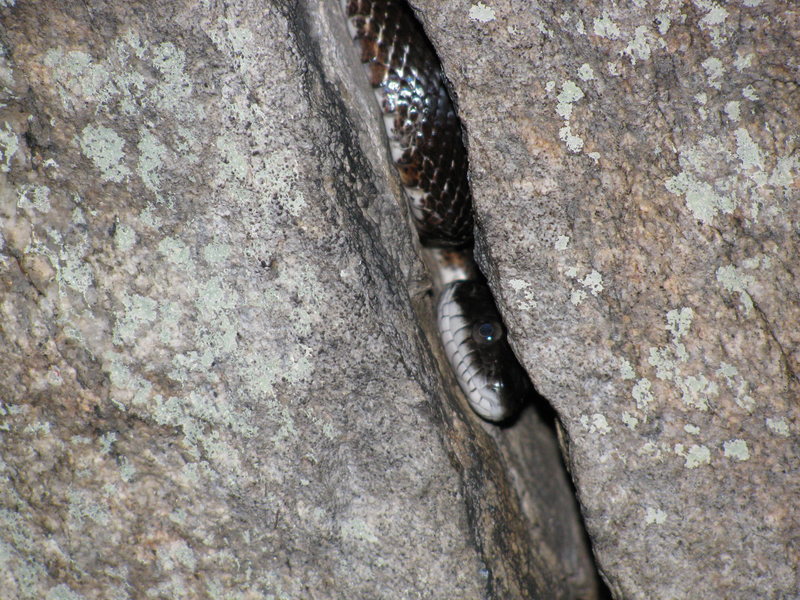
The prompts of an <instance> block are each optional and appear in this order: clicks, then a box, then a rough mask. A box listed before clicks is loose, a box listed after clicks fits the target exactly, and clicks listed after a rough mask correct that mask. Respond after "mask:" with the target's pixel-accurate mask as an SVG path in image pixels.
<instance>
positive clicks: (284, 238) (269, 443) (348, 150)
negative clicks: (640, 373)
mask: <svg viewBox="0 0 800 600" xmlns="http://www.w3.org/2000/svg"><path fill="white" fill-rule="evenodd" d="M334 13H336V14H334ZM0 19H2V21H1V23H2V28H0V42H2V53H0V61H1V62H0V87H1V88H2V89H1V90H0V94H1V95H2V98H1V99H0V219H1V220H0V233H2V238H0V252H1V253H0V273H1V274H2V277H0V286H2V287H0V312H1V314H2V321H0V322H1V323H2V325H1V326H0V336H1V337H0V364H2V365H3V368H2V370H1V371H0V422H1V424H0V435H1V436H2V446H1V447H2V460H1V461H0V475H1V476H2V478H3V485H2V486H0V524H1V525H2V526H1V527H0V544H2V552H0V582H1V583H0V585H2V590H3V592H2V596H3V598H9V599H16V598H20V599H28V598H31V599H39V598H47V599H48V600H64V599H70V600H75V599H83V598H86V599H89V598H92V599H94V598H97V599H100V598H102V599H106V598H115V599H125V598H131V599H133V598H170V599H172V598H226V599H227V598H242V599H244V598H275V599H278V598H365V599H367V598H369V599H374V598H412V597H413V598H448V599H449V598H498V599H506V598H531V597H542V598H565V599H566V598H586V599H590V598H595V597H596V596H597V593H598V592H597V582H596V579H595V575H594V572H593V567H592V564H591V561H590V558H589V554H588V551H587V547H586V546H585V544H584V543H583V538H582V532H581V528H580V523H579V519H578V515H577V505H576V504H575V502H574V501H573V497H572V491H571V489H570V487H569V484H568V480H567V478H566V476H565V475H564V474H563V472H562V471H561V465H560V463H559V456H558V452H557V447H556V443H555V440H554V436H553V434H552V432H551V430H550V428H549V427H548V426H547V424H546V422H545V421H546V419H543V418H541V417H540V416H539V415H538V414H537V413H536V412H535V411H533V410H529V411H528V412H526V413H525V414H524V415H523V417H522V418H521V420H520V421H519V423H518V424H517V425H516V426H515V427H513V428H511V429H508V430H498V429H496V428H493V427H484V426H483V425H482V424H481V423H480V422H479V421H478V420H477V419H476V418H475V417H474V416H473V415H472V414H471V413H470V412H469V410H468V409H466V408H465V405H464V403H463V402H462V401H461V400H460V399H459V397H458V395H457V393H455V392H453V389H454V387H455V386H454V383H453V381H452V380H451V379H450V376H449V375H448V374H447V371H446V370H442V369H441V368H440V366H439V358H438V356H437V352H438V350H437V348H436V346H435V345H431V343H430V341H429V340H431V339H433V338H432V337H431V336H430V331H429V330H430V321H431V319H430V306H429V300H428V298H427V296H426V295H425V293H424V291H425V285H426V284H425V275H424V273H423V272H422V270H421V268H420V266H419V263H418V260H417V257H416V255H415V252H414V247H413V244H412V237H411V234H410V230H409V229H408V227H407V224H406V222H405V221H406V217H405V213H404V211H403V209H402V208H401V204H399V203H398V200H397V198H398V197H397V192H398V188H397V184H396V180H395V179H393V176H392V175H391V173H390V172H389V170H388V166H387V161H386V160H385V150H384V149H383V146H382V143H383V140H382V139H380V135H379V134H378V133H376V132H378V131H379V124H378V122H377V120H375V121H374V122H373V121H371V119H370V115H371V114H372V115H374V114H375V113H374V112H372V111H374V108H371V107H370V105H369V102H371V101H372V99H371V96H370V92H369V90H368V89H366V88H365V84H364V83H363V74H362V73H361V72H360V71H359V69H360V66H359V65H357V63H356V57H355V53H354V52H353V50H352V48H351V46H350V45H349V41H348V40H347V39H346V34H345V28H344V20H343V17H342V16H341V15H340V14H338V6H336V5H335V4H334V3H329V2H325V3H309V4H308V5H307V6H305V5H303V6H298V5H295V4H294V3H290V2H272V3H269V2H234V3H230V2H229V3H225V4H223V5H217V4H215V3H197V2H175V1H173V0H170V1H161V2H159V1H153V2H146V3H141V4H137V3H116V2H103V1H101V0H98V1H97V2H85V3H83V2H82V3H70V2H66V3H59V2H46V1H45V2H39V3H26V2H18V3H14V2H13V1H8V2H4V3H1V4H0ZM462 22H463V26H464V27H466V28H472V27H474V24H473V22H472V21H470V20H469V19H468V18H467V17H466V16H465V17H464V18H463V19H462ZM358 81H362V82H361V83H358ZM362 145H363V147H364V150H362ZM497 268H501V269H503V268H507V265H506V263H498V266H497ZM490 272H491V273H492V274H493V275H495V276H496V274H497V271H496V270H491V269H490ZM504 285H508V283H504ZM501 289H502V288H501ZM506 306H507V307H510V306H511V305H510V304H507V305H506ZM524 314H526V313H523V312H520V313H519V316H517V317H512V318H513V319H515V320H514V323H515V325H519V324H520V321H519V319H520V318H521V316H522V315H524ZM420 323H421V324H422V325H421V326H420ZM521 340H522V338H519V339H518V342H519V341H521ZM520 347H523V346H520ZM578 456H580V457H582V458H581V459H580V461H577V463H576V464H577V465H578V466H579V469H578V471H579V472H582V471H581V469H582V468H583V465H584V464H585V463H586V462H587V461H589V455H588V451H585V450H584V451H581V452H580V453H579V454H578Z"/></svg>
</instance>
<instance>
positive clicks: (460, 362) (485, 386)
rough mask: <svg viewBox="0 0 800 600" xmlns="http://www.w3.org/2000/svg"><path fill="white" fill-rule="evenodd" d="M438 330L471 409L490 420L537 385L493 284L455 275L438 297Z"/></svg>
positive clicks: (510, 411)
mask: <svg viewBox="0 0 800 600" xmlns="http://www.w3.org/2000/svg"><path fill="white" fill-rule="evenodd" d="M437 313H438V319H437V320H438V325H439V333H440V335H441V338H442V343H443V344H444V350H445V354H446V355H447V358H448V360H449V361H450V364H451V365H452V367H453V371H454V372H455V374H456V379H457V380H458V383H459V385H460V386H461V389H462V390H463V391H464V394H465V395H466V396H467V400H468V401H469V403H470V406H471V407H472V409H473V410H474V411H475V412H476V413H477V414H478V415H479V416H480V417H482V418H483V419H486V420H487V421H494V422H498V421H505V420H506V419H509V418H511V417H513V416H514V415H515V414H516V413H517V412H518V411H519V409H520V408H521V406H522V404H523V402H524V400H525V398H526V397H528V396H529V395H530V393H531V391H532V388H533V386H532V385H531V383H530V380H529V379H528V375H527V373H525V370H524V369H523V368H522V366H521V365H520V364H519V361H518V360H517V357H516V356H515V355H514V352H513V351H512V350H511V346H509V344H508V339H507V337H506V329H505V326H504V325H503V321H502V319H501V317H500V313H499V312H498V310H497V307H496V306H495V303H494V300H493V299H492V294H491V291H490V290H489V287H488V286H487V285H486V284H485V283H483V282H481V281H455V282H453V283H450V284H449V285H447V286H446V287H445V288H444V290H442V293H441V295H440V298H439V305H438V310H437Z"/></svg>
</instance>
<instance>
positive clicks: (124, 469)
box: [119, 456, 136, 483]
mask: <svg viewBox="0 0 800 600" xmlns="http://www.w3.org/2000/svg"><path fill="white" fill-rule="evenodd" d="M134 475H136V467H134V466H133V464H132V463H131V461H129V460H128V457H127V456H121V457H120V458H119V476H120V478H121V479H122V481H124V482H125V483H129V482H130V481H131V480H132V479H133V476H134Z"/></svg>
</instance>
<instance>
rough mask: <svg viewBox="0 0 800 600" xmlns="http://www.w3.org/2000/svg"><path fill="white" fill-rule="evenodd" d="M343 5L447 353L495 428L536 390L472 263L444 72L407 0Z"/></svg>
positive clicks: (457, 127) (467, 199)
mask: <svg viewBox="0 0 800 600" xmlns="http://www.w3.org/2000/svg"><path fill="white" fill-rule="evenodd" d="M342 4H343V6H344V9H345V12H346V14H347V17H348V27H349V29H350V33H351V35H352V36H353V38H354V39H355V40H356V41H357V43H358V46H359V47H360V50H361V61H362V62H363V63H365V64H366V66H367V71H368V75H369V79H370V83H371V84H372V86H373V88H374V90H375V96H376V98H377V99H378V102H379V104H380V107H381V110H382V112H383V120H384V125H385V128H386V132H387V135H388V138H389V148H390V151H391V155H392V160H393V162H394V165H395V167H396V168H397V171H398V173H399V175H400V180H401V182H402V184H403V187H404V190H405V194H406V198H407V200H408V204H409V207H410V210H411V214H412V216H413V220H414V224H415V228H416V230H417V234H418V236H419V241H420V245H421V246H422V254H423V259H424V260H425V262H426V263H427V264H428V267H429V270H430V271H431V275H432V278H433V282H434V291H435V293H436V304H437V323H438V328H439V335H440V338H441V341H442V346H443V347H444V351H445V354H446V355H447V358H448V361H449V362H450V365H451V366H452V368H453V371H454V373H455V376H456V379H457V380H458V383H459V386H460V387H461V389H462V390H463V392H464V394H465V395H466V397H467V400H468V401H469V404H470V406H471V407H472V409H473V410H474V411H475V412H476V413H477V414H478V415H479V416H481V417H482V418H484V419H487V420H489V421H504V420H507V419H509V418H510V417H512V416H514V415H515V414H516V413H517V411H518V410H519V408H520V407H521V405H522V404H523V401H524V399H525V398H526V396H528V395H529V394H530V392H531V389H532V386H531V384H530V380H529V379H528V376H527V374H526V373H525V371H524V370H523V368H522V367H521V365H520V364H519V362H518V361H517V359H516V357H515V356H514V353H513V351H512V350H511V347H510V346H509V344H508V340H507V339H506V329H505V327H504V325H503V322H502V318H501V317H500V313H499V311H498V309H497V306H496V304H495V302H494V299H493V297H492V293H491V290H490V289H489V286H488V285H487V284H486V280H485V278H484V277H483V275H482V274H481V272H480V270H479V269H478V266H477V265H476V263H475V261H474V258H473V243H474V242H473V216H472V195H471V192H470V187H469V181H468V179H467V173H468V163H467V152H466V148H465V147H464V143H463V140H462V136H461V122H460V121H459V119H458V116H457V115H456V112H455V108H454V106H453V103H452V101H451V99H450V96H449V94H448V91H447V87H446V86H445V82H444V76H443V74H442V68H441V65H440V63H439V60H438V58H437V56H436V53H435V51H434V49H433V47H432V46H431V44H430V42H429V41H428V39H427V38H426V37H425V34H424V32H423V31H422V27H421V25H420V24H419V22H418V21H417V20H416V19H415V17H414V15H413V13H412V12H411V9H410V8H409V7H408V6H407V5H406V3H405V2H404V1H401V0H343V2H342Z"/></svg>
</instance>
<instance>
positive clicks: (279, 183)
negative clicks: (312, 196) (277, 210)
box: [255, 150, 307, 217]
mask: <svg viewBox="0 0 800 600" xmlns="http://www.w3.org/2000/svg"><path fill="white" fill-rule="evenodd" d="M299 173H300V163H299V162H298V160H297V156H296V155H295V154H294V153H293V152H291V151H289V150H279V151H276V152H273V153H271V154H270V155H268V156H267V158H266V159H265V161H264V166H263V168H262V169H260V170H259V171H258V172H257V173H256V175H255V176H256V182H257V183H259V184H260V185H265V186H268V187H269V189H270V192H271V194H272V196H273V197H274V198H275V199H276V200H277V201H278V203H279V204H280V205H281V206H283V207H284V208H285V209H286V210H287V211H289V214H291V215H293V216H295V217H301V216H302V215H303V214H305V212H306V206H307V203H306V199H305V196H304V195H303V192H301V191H300V190H299V189H297V186H296V185H295V181H296V180H297V178H298V177H299Z"/></svg>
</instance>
